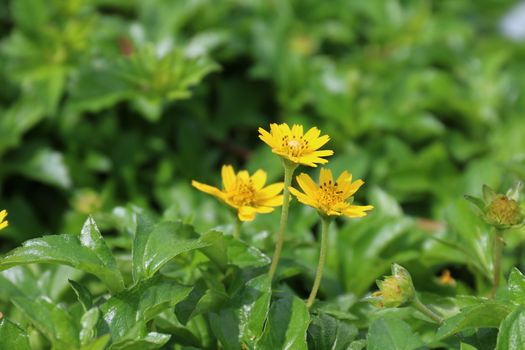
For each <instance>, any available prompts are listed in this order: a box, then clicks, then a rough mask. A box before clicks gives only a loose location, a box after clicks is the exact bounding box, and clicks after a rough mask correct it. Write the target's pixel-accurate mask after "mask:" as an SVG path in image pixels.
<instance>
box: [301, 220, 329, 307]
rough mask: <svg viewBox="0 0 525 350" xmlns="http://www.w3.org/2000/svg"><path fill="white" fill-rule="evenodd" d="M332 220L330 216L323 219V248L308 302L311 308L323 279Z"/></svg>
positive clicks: (307, 305)
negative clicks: (329, 228)
mask: <svg viewBox="0 0 525 350" xmlns="http://www.w3.org/2000/svg"><path fill="white" fill-rule="evenodd" d="M330 222H331V220H330V219H329V218H322V219H321V250H320V251H319V263H318V264H317V271H316V272H315V280H314V285H313V287H312V291H311V292H310V296H309V297H308V300H307V302H306V307H307V308H310V307H311V306H312V305H313V303H314V301H315V297H316V295H317V291H318V290H319V286H320V285H321V279H322V278H323V270H324V262H325V260H326V250H327V248H328V227H330Z"/></svg>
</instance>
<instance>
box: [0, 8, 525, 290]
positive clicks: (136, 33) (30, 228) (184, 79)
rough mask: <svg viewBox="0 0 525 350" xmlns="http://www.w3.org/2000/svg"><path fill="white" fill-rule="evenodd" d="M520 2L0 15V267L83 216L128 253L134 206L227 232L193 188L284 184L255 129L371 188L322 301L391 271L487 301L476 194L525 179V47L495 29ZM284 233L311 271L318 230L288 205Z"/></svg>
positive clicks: (251, 229)
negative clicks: (319, 136) (308, 138)
mask: <svg viewBox="0 0 525 350" xmlns="http://www.w3.org/2000/svg"><path fill="white" fill-rule="evenodd" d="M515 4H516V3H515V1H509V0H505V1H498V2H495V1H477V2H476V1H411V0H410V1H409V0H406V1H397V0H388V1H384V0H373V1H372V0H370V1H357V0H356V1H347V0H344V1H343V0H334V1H317V0H300V1H299V0H297V1H296V0H286V1H269V0H264V1H263V0H224V1H216V0H192V1H182V0H181V1H176V0H148V1H139V0H137V1H129V0H68V1H65V0H10V1H2V2H0V159H1V160H0V207H1V208H6V209H7V210H8V211H9V221H10V226H9V228H8V229H6V230H3V231H2V232H1V233H0V251H1V252H5V251H7V250H9V249H11V248H13V247H15V246H17V245H19V244H20V243H21V242H23V241H25V240H27V239H29V238H32V237H36V236H40V235H43V234H51V233H53V234H54V233H77V232H78V231H79V230H80V228H81V225H82V223H83V222H84V220H85V218H86V216H87V215H89V214H92V215H94V217H95V219H96V220H97V222H98V223H99V224H100V226H101V227H102V229H103V232H104V234H105V235H106V236H108V237H110V238H113V241H112V242H113V245H114V247H117V248H118V247H120V248H127V247H129V240H126V237H125V232H126V230H125V228H126V225H125V222H126V220H129V215H128V214H129V213H130V212H131V210H133V208H134V207H140V208H143V210H147V211H151V212H155V213H158V214H159V215H160V216H162V217H165V218H180V219H182V220H184V221H185V222H190V223H193V224H194V225H195V226H196V228H197V229H198V230H200V231H204V230H207V229H209V228H211V227H215V226H217V225H224V227H226V230H227V227H228V226H226V225H229V223H230V222H231V218H230V216H229V213H228V211H227V209H226V208H223V207H222V206H221V204H220V203H218V202H217V201H216V200H215V199H214V198H211V197H209V196H206V195H205V194H202V193H199V192H198V191H196V190H195V189H193V188H191V186H190V182H191V180H192V179H196V180H198V181H200V182H205V183H210V184H214V185H219V183H220V178H219V169H220V166H221V165H222V164H224V163H227V164H233V165H234V166H235V167H237V168H240V167H245V168H248V169H250V170H252V171H253V170H255V169H257V168H263V169H265V170H266V171H268V173H269V179H270V180H271V181H278V180H279V179H280V177H281V175H282V169H281V166H280V163H279V160H278V159H277V157H276V156H274V155H273V154H271V152H270V150H269V149H268V147H267V146H266V145H264V144H263V143H262V142H261V141H260V140H259V139H258V137H257V135H258V133H257V128H258V127H260V126H261V127H264V128H268V126H269V123H270V122H287V123H302V124H304V125H305V127H306V128H308V127H311V126H318V127H319V128H320V129H321V130H322V132H323V133H327V134H329V135H330V136H331V137H332V140H331V141H330V143H329V144H328V146H329V147H328V148H329V149H333V150H334V151H335V152H336V155H335V156H333V157H331V159H330V163H329V167H330V168H332V169H333V170H334V171H335V172H336V173H337V172H340V171H342V170H344V169H347V170H349V171H351V172H353V173H354V175H355V176H358V177H360V178H363V179H364V180H365V182H366V184H365V186H364V187H363V190H361V191H360V194H359V195H358V198H357V201H358V202H360V203H372V204H374V205H375V206H376V207H377V209H376V210H375V211H374V212H373V214H372V215H371V216H370V217H368V218H366V219H364V220H354V221H348V222H346V221H345V222H343V221H341V222H339V227H340V232H339V233H338V234H337V236H336V235H334V236H333V238H332V242H331V244H332V252H333V254H332V255H331V257H330V259H331V260H330V261H329V263H328V264H329V271H328V272H327V279H328V282H327V284H325V290H324V291H323V290H322V291H321V292H322V293H325V295H328V296H329V295H337V294H338V293H340V292H341V291H344V290H347V291H348V290H350V291H353V292H355V293H357V294H363V293H364V292H366V291H367V290H368V289H369V288H370V286H371V285H372V284H373V281H374V280H375V278H377V277H378V276H379V275H380V274H381V273H384V272H385V271H387V270H388V266H389V264H390V263H391V262H392V261H397V262H399V263H405V264H407V265H408V267H409V268H411V270H412V271H414V275H415V276H416V278H415V280H416V281H417V280H418V278H419V280H420V281H422V282H421V283H422V284H424V283H426V282H429V281H430V282H432V281H434V280H432V278H433V276H434V274H436V275H439V273H440V271H442V269H444V268H445V267H446V268H450V269H452V270H453V275H454V274H455V275H456V276H459V279H461V278H463V280H464V281H465V285H466V288H470V287H473V286H474V285H475V283H474V282H473V280H475V279H476V280H480V279H483V278H484V277H487V273H488V271H489V270H488V267H487V266H488V264H489V261H490V258H489V256H487V255H486V252H484V251H483V247H485V246H486V245H487V242H486V240H483V239H480V237H482V236H483V234H485V233H486V231H487V228H486V227H484V226H483V224H482V223H481V221H480V220H478V219H477V218H476V216H475V215H474V214H473V210H471V208H470V207H469V206H468V204H467V203H466V202H465V201H464V200H463V199H462V195H463V194H464V193H470V194H473V195H479V194H480V191H481V185H482V184H483V183H486V184H489V185H490V186H492V187H493V188H496V189H499V190H504V189H505V188H507V187H508V186H510V185H511V184H512V183H513V182H514V181H516V180H520V179H521V180H524V179H525V138H524V137H523V135H525V123H524V119H523V118H524V117H523V113H524V111H525V99H524V96H523V94H522V91H524V85H525V79H524V77H525V70H524V69H525V45H524V44H523V41H522V42H520V41H512V40H510V39H508V38H505V36H504V35H503V34H502V33H501V30H500V22H501V20H502V18H503V17H504V16H505V15H506V13H507V12H508V11H510V10H511V8H512V6H514V5H515ZM301 170H302V171H308V172H310V173H312V174H313V175H315V176H317V171H318V170H317V169H305V168H302V169H301ZM464 202H465V203H464ZM277 220H278V212H277V213H274V214H271V215H267V216H258V218H257V219H256V221H255V222H253V223H250V224H248V225H246V227H245V237H246V239H247V240H250V241H251V242H252V243H253V244H255V245H257V246H259V247H262V248H264V249H265V250H266V251H268V252H270V251H271V250H272V248H271V247H272V243H271V233H273V232H274V231H275V228H276V226H277ZM290 220H291V221H290V236H289V241H290V242H289V243H288V252H287V253H286V254H287V256H288V258H292V257H293V255H294V254H297V256H299V255H301V256H302V257H307V258H306V260H305V262H304V265H305V267H304V268H305V269H307V271H313V268H314V267H315V263H316V258H315V256H316V249H315V247H313V246H312V244H311V243H312V241H313V240H314V239H315V237H314V235H315V223H316V216H315V215H314V212H313V211H312V210H310V209H307V208H303V207H301V206H300V205H298V204H294V205H293V206H292V214H291V217H290ZM480 227H481V228H480ZM122 232H124V234H122ZM123 236H124V238H123ZM524 236H525V232H524V231H523V230H515V231H513V233H512V235H509V237H508V254H507V256H506V258H505V259H506V260H505V264H506V265H505V266H507V267H508V266H510V265H517V266H518V267H520V268H521V269H522V270H523V268H524V267H525V251H524V249H523V245H522V244H521V243H520V242H521V240H522V238H524ZM128 238H129V237H128ZM434 238H435V239H434ZM441 240H444V241H445V242H448V243H449V245H448V246H447V245H445V244H443V241H441ZM440 242H441V243H440ZM458 246H459V247H460V248H458ZM461 247H462V248H461ZM461 249H463V250H464V251H461ZM465 251H466V253H465ZM305 252H306V253H305ZM308 257H309V258H308ZM288 261H289V262H290V261H293V260H291V259H289V260H288ZM465 266H466V267H468V269H464V268H463V267H465ZM285 268H286V260H285ZM426 269H431V271H432V273H431V274H428V273H426V272H425V271H426ZM285 271H287V270H285ZM298 271H299V272H300V271H301V268H300V267H297V266H292V265H290V267H289V271H288V273H289V275H290V276H294V275H295V274H297V273H299V272H298ZM418 271H420V273H419V274H418ZM465 271H467V272H465ZM468 271H470V272H468ZM418 275H419V277H417V276H418ZM331 278H332V279H331ZM330 279H331V280H330ZM330 281H331V282H330ZM292 282H293V279H292ZM430 282H429V283H427V284H426V285H428V287H427V288H429V289H431V288H432V283H430ZM434 282H435V281H434ZM304 283H305V285H309V282H304ZM330 283H332V284H330Z"/></svg>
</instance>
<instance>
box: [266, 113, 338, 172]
mask: <svg viewBox="0 0 525 350" xmlns="http://www.w3.org/2000/svg"><path fill="white" fill-rule="evenodd" d="M320 134H321V131H320V130H319V129H318V128H316V127H313V128H311V129H310V130H308V131H307V132H306V134H303V126H302V125H293V126H292V128H291V129H290V127H289V126H288V124H284V123H283V124H275V123H274V124H270V132H268V131H266V130H264V129H263V128H259V138H260V139H261V140H262V141H264V142H265V143H266V144H267V145H268V146H270V147H271V148H272V152H273V153H275V154H278V155H279V156H281V157H282V158H284V159H286V160H289V161H291V162H292V163H295V164H304V165H308V166H311V167H316V166H317V164H325V163H328V161H327V160H326V159H324V158H322V157H328V156H331V155H332V154H334V151H331V150H319V148H321V147H322V146H323V145H324V144H325V143H327V142H328V141H329V140H330V137H329V136H328V135H323V136H319V135H320Z"/></svg>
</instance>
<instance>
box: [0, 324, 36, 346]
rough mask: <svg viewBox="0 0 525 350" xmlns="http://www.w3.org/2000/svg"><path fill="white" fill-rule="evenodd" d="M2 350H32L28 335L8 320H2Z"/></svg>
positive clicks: (0, 325)
mask: <svg viewBox="0 0 525 350" xmlns="http://www.w3.org/2000/svg"><path fill="white" fill-rule="evenodd" d="M0 349H16V350H31V346H30V345H29V337H28V336H27V333H26V332H25V331H24V330H22V329H21V328H20V327H18V326H17V325H15V324H14V323H12V322H10V321H9V320H8V319H6V318H4V319H1V320H0Z"/></svg>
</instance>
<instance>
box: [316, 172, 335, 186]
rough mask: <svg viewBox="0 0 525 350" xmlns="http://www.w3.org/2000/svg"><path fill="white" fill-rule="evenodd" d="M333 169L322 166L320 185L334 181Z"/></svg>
mask: <svg viewBox="0 0 525 350" xmlns="http://www.w3.org/2000/svg"><path fill="white" fill-rule="evenodd" d="M332 181H333V178H332V171H331V170H330V169H327V168H321V173H320V174H319V185H323V184H328V183H332Z"/></svg>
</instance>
